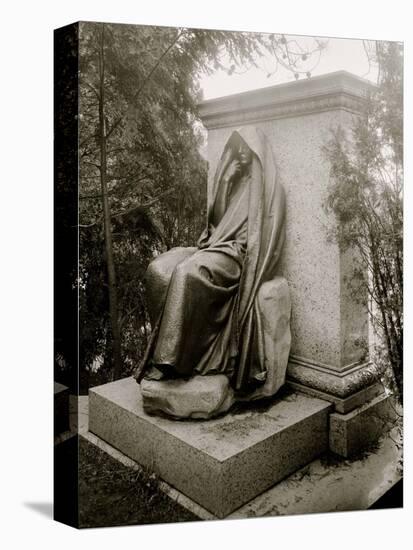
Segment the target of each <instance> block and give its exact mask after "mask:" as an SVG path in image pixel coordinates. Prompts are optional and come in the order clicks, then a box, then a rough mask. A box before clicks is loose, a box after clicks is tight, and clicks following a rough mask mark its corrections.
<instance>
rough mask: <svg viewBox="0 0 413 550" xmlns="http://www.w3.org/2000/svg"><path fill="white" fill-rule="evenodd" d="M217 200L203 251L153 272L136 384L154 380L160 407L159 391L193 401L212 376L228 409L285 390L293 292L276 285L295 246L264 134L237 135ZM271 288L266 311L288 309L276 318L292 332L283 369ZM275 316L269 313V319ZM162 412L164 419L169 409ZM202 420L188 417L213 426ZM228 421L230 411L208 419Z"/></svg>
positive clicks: (175, 252) (221, 170) (165, 258)
mask: <svg viewBox="0 0 413 550" xmlns="http://www.w3.org/2000/svg"><path fill="white" fill-rule="evenodd" d="M209 196H210V197H211V201H210V203H209V204H208V212H207V227H206V229H205V230H204V231H203V233H202V235H201V237H200V238H199V240H198V243H197V247H190V248H173V249H171V250H169V251H168V252H166V253H164V254H161V255H160V256H158V257H157V258H155V259H154V260H153V261H152V262H151V264H150V266H149V268H148V271H147V277H146V281H147V296H148V304H149V311H150V317H151V324H152V327H153V331H152V335H151V339H150V342H149V345H148V348H147V350H146V354H145V357H144V360H143V362H142V364H141V365H140V367H139V369H138V371H137V373H136V379H137V381H138V382H141V380H142V379H144V382H145V384H146V395H147V397H148V396H149V397H150V395H152V394H151V391H152V390H153V389H154V388H156V391H158V390H159V389H160V390H161V392H162V391H163V392H166V393H167V392H168V391H169V390H171V391H172V389H173V390H174V391H175V390H177V389H178V390H179V392H182V391H183V392H185V391H186V390H185V383H187V382H188V381H189V380H191V379H194V378H196V379H197V380H199V376H202V377H205V379H204V381H205V382H207V383H212V380H213V378H212V377H218V378H215V379H216V380H220V381H221V382H220V383H221V386H222V381H223V380H224V381H225V382H228V383H227V384H225V382H224V386H223V388H224V389H222V387H221V386H220V387H221V391H224V393H225V392H226V393H227V394H228V392H230V393H231V398H230V399H226V401H225V405H224V409H226V408H229V406H230V405H231V404H232V402H233V401H234V400H236V399H249V398H254V399H255V398H258V397H262V396H265V395H268V393H270V394H271V393H274V392H275V391H276V390H277V389H278V387H279V385H280V379H281V381H282V383H283V381H284V378H285V368H286V360H287V358H288V352H289V345H290V332H289V317H290V302H289V293H288V285H287V284H286V281H285V279H282V278H281V277H278V278H277V277H276V278H275V270H276V266H277V263H278V260H279V258H280V254H281V250H282V246H283V242H284V238H285V223H284V221H285V194H284V189H283V187H282V185H281V184H280V183H279V182H278V181H277V177H276V170H275V164H274V159H273V155H272V151H271V148H270V146H269V143H268V140H267V139H266V137H265V135H264V134H263V133H262V132H261V131H260V130H258V129H255V128H252V127H246V128H241V129H239V130H238V131H235V132H233V133H232V134H231V136H230V138H229V139H228V141H227V143H226V145H225V147H224V151H223V154H222V156H221V159H220V162H219V164H218V167H217V171H216V174H215V178H214V182H213V189H212V192H211V193H210V194H209ZM266 283H267V287H268V288H267V290H265V287H264V286H263V285H265V284H266ZM274 285H275V286H274ZM261 287H263V288H264V294H265V293H266V294H268V296H266V297H264V298H263V299H261V302H262V303H264V302H265V300H267V301H268V299H271V298H274V299H275V300H276V301H277V300H278V301H279V302H280V299H281V302H280V303H281V309H282V310H283V311H282V312H281V311H277V312H274V314H275V316H277V315H278V319H280V318H281V319H282V322H281V325H282V327H281V325H280V323H278V326H277V328H276V329H275V330H276V331H278V332H277V334H278V335H279V338H280V339H281V340H282V344H283V347H282V349H283V358H282V360H280V358H279V357H278V358H273V359H272V358H271V357H268V353H269V350H268V349H267V350H266V349H265V345H264V343H263V342H264V340H265V337H264V336H263V334H264V332H265V330H267V333H268V334H269V333H271V329H268V327H266V328H265V327H263V322H264V321H265V319H266V318H268V319H267V320H266V322H267V325H268V323H270V324H271V315H272V313H271V312H266V314H264V315H263V314H262V311H260V300H259V299H258V292H259V290H260V288H261ZM274 293H276V294H277V293H278V294H280V295H279V296H274ZM277 303H278V302H277ZM265 307H266V306H265V304H264V305H262V304H261V310H262V309H263V308H264V309H265ZM277 309H280V308H279V307H278V308H277ZM280 315H281V316H280ZM268 331H269V332H268ZM280 331H281V332H280ZM272 332H274V331H272ZM281 333H282V334H281ZM272 337H274V335H271V336H270V338H272ZM267 340H268V338H267ZM271 346H272V344H270V347H271ZM268 347H269V345H268V343H267V348H268ZM270 351H271V350H270ZM272 353H273V350H272ZM277 353H278V352H277ZM274 361H275V362H276V363H277V367H276V368H278V369H280V368H281V370H283V373H281V374H282V375H281V378H280V376H278V382H277V383H276V384H275V382H274V373H272V379H273V382H272V383H271V384H268V375H269V372H268V371H269V369H272V368H273V367H272V366H271V365H272V364H273V363H274ZM280 362H281V363H283V364H282V365H281V366H280V364H279V363H280ZM284 363H285V365H284ZM269 365H270V366H269ZM270 378H271V377H270ZM201 382H202V381H201ZM266 382H267V383H266ZM269 385H270V386H271V388H268V386H269ZM192 386H193V384H192ZM192 386H191V385H190V386H188V388H189V387H192ZM275 386H278V387H277V388H276V389H275V390H274V388H275ZM211 387H213V386H211ZM142 388H143V385H142ZM148 388H149V394H148ZM168 388H169V390H168ZM265 388H266V389H265ZM261 390H263V391H261ZM142 391H143V390H142ZM188 391H196V387H194V388H192V390H188ZM143 395H144V397H145V392H144V391H143ZM179 395H180V397H179V398H180V399H182V394H181V393H180V394H179ZM158 397H159V396H158ZM226 397H228V395H226ZM149 401H150V399H149ZM144 404H145V399H144ZM158 404H159V403H158ZM215 405H216V404H215ZM152 408H153V407H152ZM155 408H156V407H155ZM158 408H159V410H160V412H162V406H159V407H158ZM148 409H151V407H150V406H149V405H148ZM170 409H171V407H167V406H165V407H164V410H163V412H166V413H167V414H171V415H172V416H181V414H174V411H173V410H172V411H171V410H170ZM172 409H173V407H172ZM155 412H156V411H155ZM195 412H196V414H192V415H191V414H188V416H198V417H199V416H200V417H202V416H203V415H202V413H200V412H199V411H195ZM220 412H223V411H222V403H221V404H220V406H219V407H218V410H217V411H216V410H213V411H209V412H207V413H205V415H204V417H209V416H214V415H215V414H218V413H220Z"/></svg>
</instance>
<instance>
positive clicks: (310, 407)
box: [54, 22, 404, 528]
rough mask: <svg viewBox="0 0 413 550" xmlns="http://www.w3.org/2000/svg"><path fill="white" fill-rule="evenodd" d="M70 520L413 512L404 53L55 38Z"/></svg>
mask: <svg viewBox="0 0 413 550" xmlns="http://www.w3.org/2000/svg"><path fill="white" fill-rule="evenodd" d="M54 182H55V185H54V280H55V283H54V284H55V286H54V461H55V469H54V499H55V500H54V502H55V503H54V516H55V519H56V520H58V521H60V522H63V523H66V524H69V525H71V526H74V527H78V528H94V527H109V526H123V525H142V524H164V523H178V522H182V523H185V522H193V521H206V520H223V519H247V518H262V517H275V516H286V515H288V516H290V515H300V514H315V513H318V514H319V513H331V512H348V511H361V510H371V512H370V513H374V512H373V510H375V509H376V510H377V509H385V508H402V507H403V266H404V264H403V43H401V42H395V41H387V40H369V39H364V40H362V39H353V38H335V37H319V36H313V35H311V33H310V29H309V34H308V35H306V36H303V35H299V36H298V35H297V36H296V35H289V34H282V33H279V32H276V29H275V30H274V33H268V32H266V33H253V32H244V31H241V30H240V31H237V32H235V31H224V30H213V29H197V28H187V27H164V26H145V25H135V24H133V25H132V24H118V23H106V22H105V23H103V22H102V23H100V22H79V23H74V24H71V25H68V26H66V27H61V28H59V29H57V30H55V32H54Z"/></svg>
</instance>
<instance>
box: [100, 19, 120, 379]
mask: <svg viewBox="0 0 413 550" xmlns="http://www.w3.org/2000/svg"><path fill="white" fill-rule="evenodd" d="M99 137H100V143H99V146H100V184H101V189H102V206H103V221H104V232H105V250H106V264H107V270H108V292H109V316H110V322H111V328H112V346H113V378H114V379H117V378H120V376H121V374H122V357H121V345H120V331H119V319H118V297H117V287H116V271H115V263H114V261H113V243H112V225H111V216H110V206H109V199H108V186H107V160H106V123H105V59H104V26H103V25H102V34H101V42H100V50H99Z"/></svg>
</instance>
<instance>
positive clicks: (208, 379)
mask: <svg viewBox="0 0 413 550" xmlns="http://www.w3.org/2000/svg"><path fill="white" fill-rule="evenodd" d="M140 386H141V394H142V403H143V408H144V410H145V412H147V413H148V414H159V413H162V414H166V415H168V416H171V417H174V418H213V417H214V416H218V415H220V414H222V413H224V412H226V411H227V410H228V409H229V408H230V407H231V406H232V405H233V403H234V401H235V400H234V392H233V390H232V388H231V387H230V385H229V381H228V378H227V377H226V376H225V375H223V374H217V375H215V376H200V375H198V376H194V377H193V378H191V379H189V380H183V379H177V380H146V379H145V378H144V379H143V380H142V382H141V384H140Z"/></svg>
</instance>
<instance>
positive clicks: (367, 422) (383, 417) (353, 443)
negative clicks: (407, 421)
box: [329, 394, 397, 457]
mask: <svg viewBox="0 0 413 550" xmlns="http://www.w3.org/2000/svg"><path fill="white" fill-rule="evenodd" d="M392 399H393V398H392V397H391V396H389V395H385V394H381V395H378V396H377V397H375V398H374V399H372V400H371V401H369V402H368V403H365V404H364V405H362V406H361V407H358V408H357V409H354V410H353V411H351V412H349V413H347V414H340V413H338V412H334V413H332V414H331V415H330V433H329V440H330V442H329V446H330V450H331V451H333V452H334V453H336V454H338V455H340V456H344V457H350V456H352V455H355V454H357V453H358V452H360V451H362V450H363V449H366V448H367V447H369V446H370V445H372V444H374V443H375V442H376V441H377V440H378V439H379V437H380V436H381V435H382V434H383V433H384V432H385V431H386V430H388V429H390V428H391V427H392V426H393V425H394V422H395V419H396V417H397V413H396V412H395V408H394V405H393V403H392Z"/></svg>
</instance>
